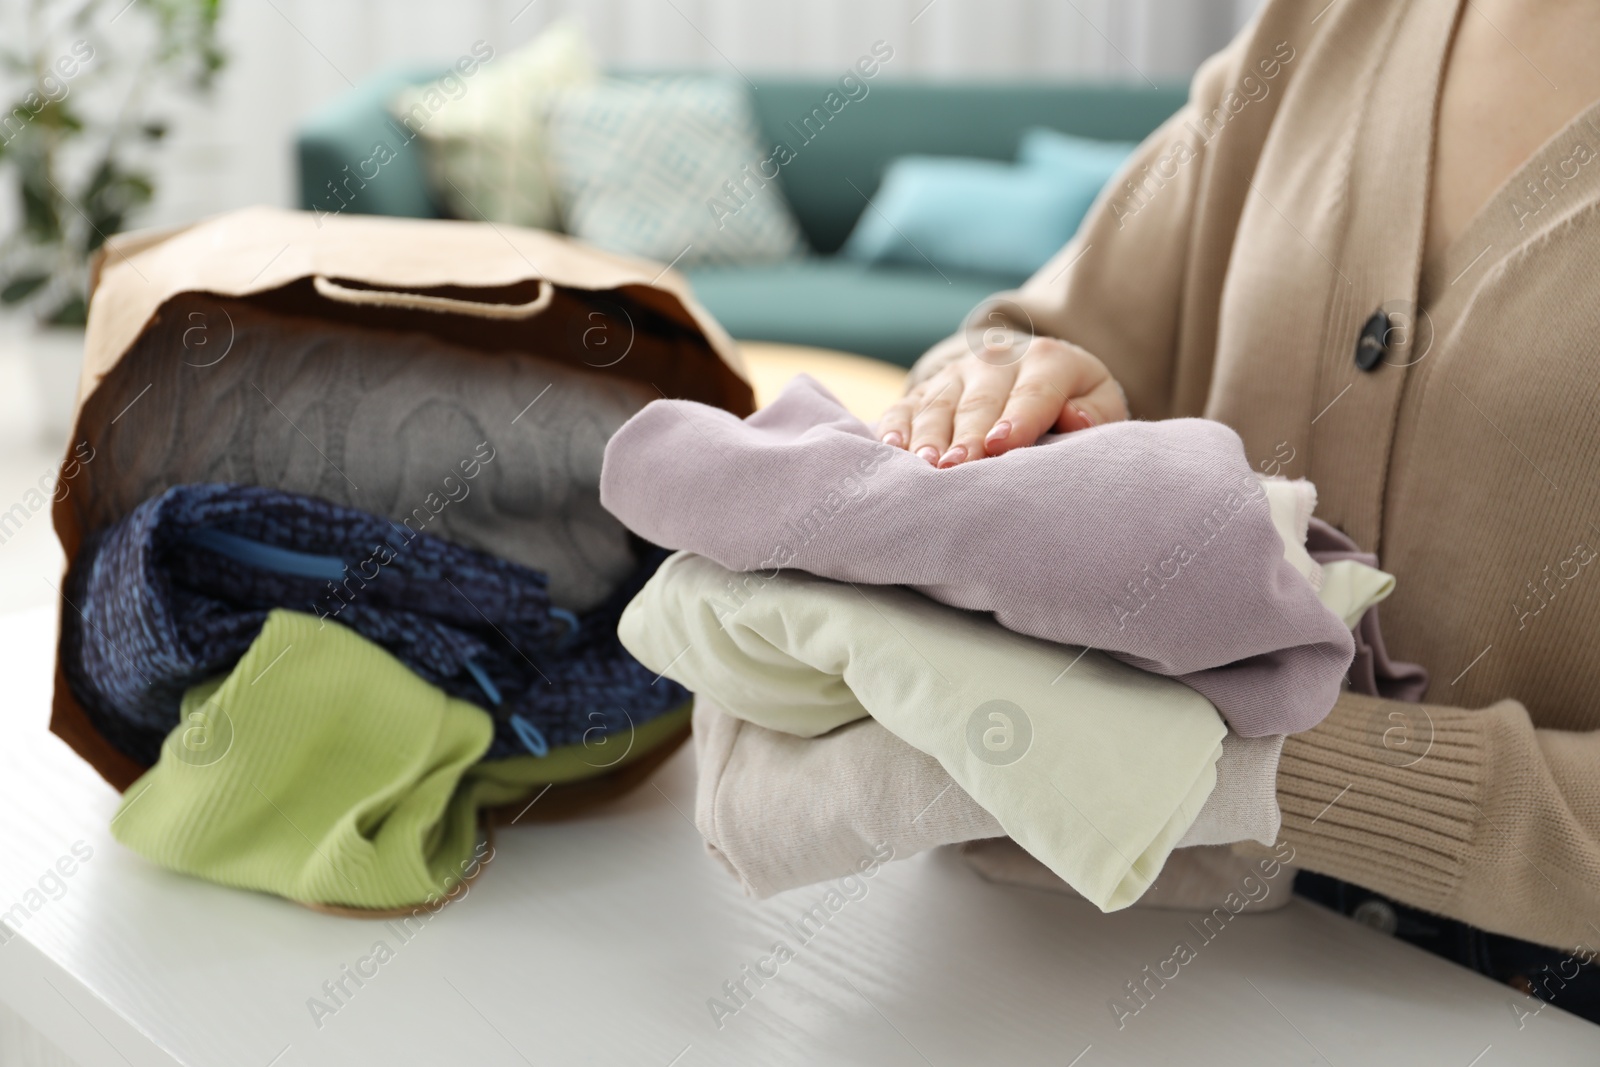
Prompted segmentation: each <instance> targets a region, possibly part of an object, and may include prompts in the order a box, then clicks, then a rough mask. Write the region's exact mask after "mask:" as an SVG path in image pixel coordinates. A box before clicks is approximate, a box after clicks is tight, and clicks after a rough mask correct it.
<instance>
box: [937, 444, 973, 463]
mask: <svg viewBox="0 0 1600 1067" xmlns="http://www.w3.org/2000/svg"><path fill="white" fill-rule="evenodd" d="M966 458H967V446H966V445H954V446H952V447H951V449H950V451H948V452H946V453H945V454H944V455H942V456H940V457H939V466H941V467H954V466H955V465H956V464H957V463H960V462H961V461H962V460H964V459H966Z"/></svg>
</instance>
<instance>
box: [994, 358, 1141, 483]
mask: <svg viewBox="0 0 1600 1067" xmlns="http://www.w3.org/2000/svg"><path fill="white" fill-rule="evenodd" d="M1127 417H1128V412H1127V407H1126V405H1125V404H1124V403H1123V400H1122V390H1121V387H1120V386H1118V385H1117V383H1116V380H1115V379H1114V378H1112V377H1111V374H1110V372H1109V371H1107V370H1106V367H1105V364H1103V363H1101V362H1100V361H1099V360H1098V359H1096V358H1095V357H1094V356H1092V355H1090V354H1089V353H1088V352H1085V351H1084V350H1083V349H1081V348H1079V347H1078V346H1077V345H1073V344H1068V343H1067V342H1065V341H1059V340H1056V339H1054V338H1049V337H1037V338H1034V339H1033V340H1032V341H1031V342H1030V344H1029V348H1028V352H1027V358H1026V359H1024V360H1023V362H1022V367H1021V371H1020V373H1019V374H1018V376H1017V383H1016V385H1015V387H1014V388H1013V389H1012V391H1011V399H1010V400H1009V401H1008V402H1007V403H1006V407H1005V410H1004V411H1003V412H1001V414H1000V421H999V422H998V423H997V424H996V426H995V430H994V431H993V432H991V433H990V435H989V438H988V441H987V442H986V446H987V449H988V452H989V454H990V455H994V456H997V455H1001V454H1002V453H1005V452H1008V451H1010V450H1011V449H1013V448H1024V447H1026V446H1028V445H1031V444H1033V443H1034V442H1036V441H1037V440H1038V439H1039V438H1040V437H1041V436H1043V435H1044V434H1046V433H1049V432H1051V431H1052V430H1057V431H1061V432H1068V431H1072V430H1082V429H1087V428H1088V427H1090V426H1098V425H1101V424H1103V423H1107V422H1116V421H1120V420H1122V419H1126V418H1127Z"/></svg>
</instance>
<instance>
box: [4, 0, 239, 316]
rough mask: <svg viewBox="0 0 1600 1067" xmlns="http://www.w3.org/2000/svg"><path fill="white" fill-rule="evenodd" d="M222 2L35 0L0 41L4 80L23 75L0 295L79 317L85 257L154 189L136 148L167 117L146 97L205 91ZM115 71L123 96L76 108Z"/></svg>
mask: <svg viewBox="0 0 1600 1067" xmlns="http://www.w3.org/2000/svg"><path fill="white" fill-rule="evenodd" d="M219 8H220V0H79V2H77V3H74V2H72V0H30V3H29V7H28V10H27V12H26V14H25V15H22V16H21V18H20V20H19V21H25V22H26V32H25V33H24V34H21V35H18V36H15V37H13V36H11V35H10V34H7V35H6V37H7V38H8V39H7V40H4V41H3V42H0V67H3V68H4V70H5V73H6V76H7V82H8V84H10V85H12V86H15V85H16V84H17V83H18V82H20V83H22V88H21V89H20V90H18V91H17V93H16V95H15V96H12V97H10V98H9V99H11V100H12V101H14V102H13V103H12V104H11V106H10V107H8V108H7V109H6V111H5V112H4V113H3V114H0V171H6V170H9V171H11V172H12V174H11V175H8V177H11V178H12V179H13V184H14V186H15V189H16V195H17V197H18V199H19V204H18V207H19V210H18V211H17V212H16V217H17V223H16V225H15V226H14V227H13V228H12V229H11V230H10V232H7V233H6V234H5V235H4V236H3V237H0V304H8V305H25V306H27V307H29V308H30V309H31V310H32V311H33V312H34V314H35V315H37V317H38V318H39V319H40V320H42V321H45V322H51V323H61V324H68V323H81V322H83V321H84V318H85V316H86V313H87V310H88V306H87V277H88V267H87V265H88V259H89V256H90V254H91V253H93V252H94V251H95V249H97V248H99V247H100V246H101V245H102V244H103V243H104V242H105V239H106V238H107V237H108V236H110V235H111V234H113V233H116V232H117V231H118V230H121V229H122V228H123V227H124V226H125V225H126V224H127V222H128V219H129V217H130V216H131V215H133V214H134V213H135V212H136V211H137V210H138V209H139V208H141V207H143V206H144V205H145V204H147V203H149V202H150V199H151V198H152V197H153V196H154V194H155V186H154V183H153V179H152V178H151V176H150V174H149V172H148V171H147V170H146V169H144V167H143V166H141V165H140V162H139V160H138V159H137V158H136V156H137V154H138V148H139V146H141V145H144V146H149V145H152V144H154V143H155V142H159V141H160V140H161V139H162V138H163V137H165V136H166V133H167V123H166V121H165V120H164V119H162V118H161V117H160V116H159V115H158V114H156V113H155V112H156V110H157V109H156V108H153V107H150V106H149V102H148V98H149V96H150V95H151V93H152V92H153V91H156V90H159V89H163V88H176V89H180V90H182V89H187V90H189V91H191V92H193V93H197V94H204V93H208V92H209V91H210V89H211V86H212V84H213V82H214V80H215V78H216V75H217V72H218V71H220V70H221V69H222V66H223V62H224V56H223V53H222V51H221V49H220V48H219V47H218V45H217V16H218V14H219ZM101 16H109V17H108V18H102V17H101ZM8 21H10V20H9V19H8ZM119 68H122V71H123V75H124V78H125V81H126V89H125V91H123V90H122V89H121V87H122V85H123V83H122V82H116V83H114V85H113V88H114V89H115V90H116V91H117V92H118V93H119V95H120V99H117V100H111V101H104V100H96V101H94V104H95V105H99V104H101V103H105V104H106V106H104V107H101V106H80V105H81V104H82V97H83V96H84V95H85V94H84V92H83V90H85V89H88V88H89V87H90V85H91V84H92V83H101V84H103V85H110V84H112V82H111V79H112V76H113V74H114V73H116V72H117V71H118V69H119ZM102 95H104V94H102ZM0 99H6V97H0Z"/></svg>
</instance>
